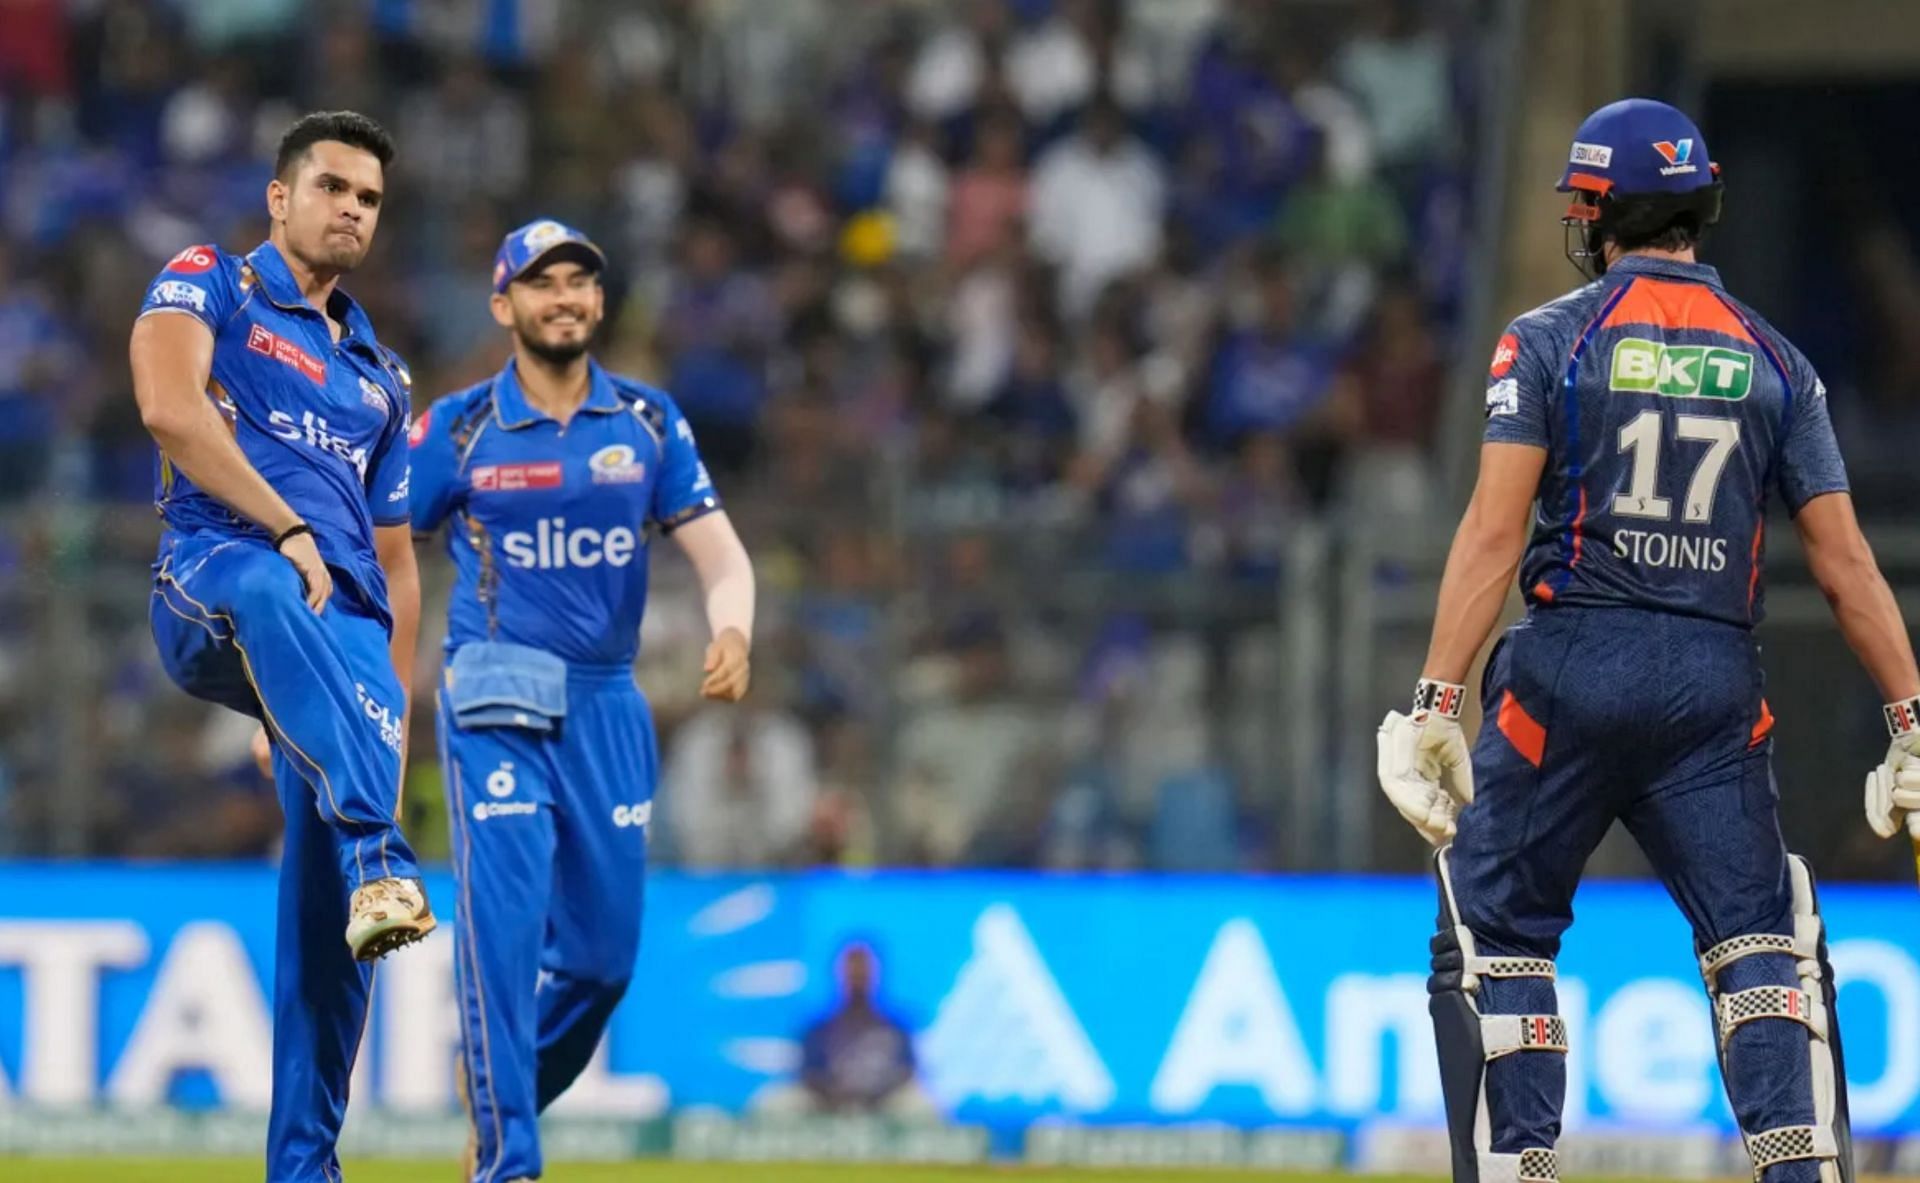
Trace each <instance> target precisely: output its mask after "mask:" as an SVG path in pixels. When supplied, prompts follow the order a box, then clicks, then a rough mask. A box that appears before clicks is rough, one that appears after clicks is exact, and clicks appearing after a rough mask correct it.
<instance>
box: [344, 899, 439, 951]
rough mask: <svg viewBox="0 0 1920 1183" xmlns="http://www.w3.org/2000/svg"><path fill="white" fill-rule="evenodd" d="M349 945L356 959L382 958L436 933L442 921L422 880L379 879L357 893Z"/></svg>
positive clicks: (354, 900) (352, 910)
mask: <svg viewBox="0 0 1920 1183" xmlns="http://www.w3.org/2000/svg"><path fill="white" fill-rule="evenodd" d="M349 913H350V914H349V916H348V919H347V947H348V948H350V949H352V950H353V959H354V960H355V961H378V960H380V959H381V958H382V957H385V956H386V955H387V954H389V953H391V952H393V951H394V950H395V949H398V948H400V947H401V946H403V945H411V944H413V943H414V942H415V941H417V940H420V939H421V938H422V937H425V936H426V935H427V934H428V933H430V932H432V931H433V929H434V925H435V924H436V923H438V922H437V921H435V920H434V918H433V910H432V909H430V908H428V907H427V892H426V888H424V887H422V886H421V884H420V881H419V880H418V879H375V880H373V881H372V882H370V883H364V884H361V885H360V887H359V888H358V889H356V890H355V891H354V893H353V904H352V906H351V908H350V909H349Z"/></svg>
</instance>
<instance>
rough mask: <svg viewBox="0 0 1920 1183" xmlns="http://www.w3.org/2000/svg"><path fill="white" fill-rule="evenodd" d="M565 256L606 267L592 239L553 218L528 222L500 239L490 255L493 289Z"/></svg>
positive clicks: (503, 288)
mask: <svg viewBox="0 0 1920 1183" xmlns="http://www.w3.org/2000/svg"><path fill="white" fill-rule="evenodd" d="M559 258H568V259H572V260H573V261H575V262H577V263H579V264H580V265H581V266H583V267H586V268H587V269H588V270H590V271H605V270H606V269H607V256H606V254H605V252H603V251H602V250H601V249H600V248H599V247H597V246H595V245H594V244H593V240H592V239H591V238H588V237H587V236H586V235H584V234H582V233H580V232H579V231H578V230H575V229H574V228H573V227H571V226H567V225H563V224H561V223H559V222H556V221H554V220H553V219H552V218H541V219H539V220H537V221H533V222H528V223H527V224H526V225H524V226H522V227H520V229H518V230H515V231H514V232H513V233H511V234H509V235H507V236H506V238H504V239H502V240H501V242H500V251H499V253H498V254H496V255H494V257H493V290H494V291H496V292H504V291H506V290H507V285H508V284H510V283H512V282H513V281H514V280H516V279H519V278H520V277H521V276H522V275H525V274H526V273H527V272H528V271H531V270H532V269H533V268H534V267H535V266H537V265H539V264H541V263H544V262H547V261H548V260H550V259H559Z"/></svg>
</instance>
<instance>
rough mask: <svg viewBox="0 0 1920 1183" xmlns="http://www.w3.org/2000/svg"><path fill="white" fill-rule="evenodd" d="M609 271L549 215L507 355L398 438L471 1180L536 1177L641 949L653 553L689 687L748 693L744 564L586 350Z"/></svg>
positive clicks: (673, 412)
mask: <svg viewBox="0 0 1920 1183" xmlns="http://www.w3.org/2000/svg"><path fill="white" fill-rule="evenodd" d="M605 266H606V259H605V257H604V256H603V255H602V254H601V252H600V249H599V248H598V247H596V246H595V245H594V244H593V243H592V242H590V241H588V240H587V238H586V236H585V235H583V234H581V233H580V232H578V231H576V230H573V229H570V228H568V227H566V226H562V225H561V224H560V223H558V222H553V221H546V220H542V221H536V222H533V223H530V224H528V225H526V226H523V227H521V228H520V229H518V230H515V231H514V232H513V233H511V234H509V235H508V236H507V238H506V240H505V242H503V243H502V244H501V247H500V251H499V254H498V256H497V258H496V260H495V263H494V272H493V275H494V285H493V296H492V309H493V317H494V320H496V321H497V322H499V324H500V325H501V327H502V328H505V329H508V330H510V332H511V333H512V337H513V357H512V358H511V359H510V360H509V361H508V362H507V365H506V368H504V369H503V370H501V371H500V373H498V374H497V375H495V376H494V377H493V378H492V379H491V380H489V381H486V382H482V383H480V384H479V385H477V386H474V387H471V388H469V389H467V390H462V391H459V392H458V393H455V394H450V395H448V396H446V397H445V398H442V399H440V400H438V401H437V402H435V403H434V404H433V406H432V407H431V408H430V409H429V410H428V411H427V413H426V414H425V415H423V416H421V418H420V420H419V421H418V422H417V423H416V424H415V425H414V429H413V435H412V441H413V465H414V476H413V482H414V483H413V505H412V510H413V527H414V530H415V531H416V532H418V533H422V534H429V533H432V532H433V531H436V530H438V529H439V528H440V526H441V525H442V524H443V523H447V522H448V521H449V519H451V527H450V528H449V529H448V530H447V532H446V535H447V547H448V549H449V551H450V552H451V553H452V556H453V562H454V568H455V579H454V586H453V592H452V599H451V604H450V606H449V609H448V614H447V620H448V623H447V642H446V664H445V668H444V670H443V672H442V677H441V683H440V693H439V703H438V723H439V737H440V759H441V766H442V768H443V770H444V771H445V774H446V783H447V806H448V812H449V817H450V820H451V823H452V828H453V857H454V876H455V878H456V880H457V882H458V885H459V897H458V899H457V901H456V903H455V916H456V918H457V923H456V925H455V936H454V958H455V963H454V965H455V970H454V972H455V984H456V987H457V989H458V992H459V1003H460V1017H461V1034H462V1039H461V1044H462V1049H461V1057H462V1058H461V1062H460V1063H461V1069H462V1071H461V1076H462V1077H463V1079H464V1096H463V1097H462V1100H463V1102H464V1103H465V1104H466V1105H467V1107H468V1112H469V1116H470V1118H471V1121H472V1123H473V1131H472V1132H473V1140H472V1143H471V1145H470V1147H469V1161H468V1163H467V1165H466V1167H465V1173H466V1174H467V1176H468V1177H469V1178H470V1179H471V1180H473V1181H474V1183H505V1181H507V1180H531V1179H536V1178H538V1177H539V1175H540V1171H541V1156H540V1140H539V1128H538V1118H539V1115H540V1112H541V1111H542V1110H544V1109H545V1108H546V1107H547V1106H548V1105H549V1104H551V1103H552V1102H553V1100H554V1099H555V1098H556V1097H558V1096H559V1095H560V1094H561V1093H562V1092H564V1091H565V1090H566V1088H567V1086H568V1085H569V1084H571V1083H572V1082H573V1080H574V1078H575V1077H576V1076H578V1075H579V1074H580V1070H581V1069H582V1068H584V1067H585V1066H586V1064H587V1062H588V1060H589V1059H590V1058H591V1057H592V1055H593V1052H594V1049H595V1048H596V1046H598V1044H599V1041H600V1036H601V1033H602V1032H603V1031H604V1030H605V1028H606V1025H607V1020H608V1018H609V1017H610V1016H611V1015H612V1013H613V1008H614V1006H615V1004H617V1003H618V1002H619V1001H620V998H621V995H623V994H624V993H625V992H626V988H627V981H628V979H629V978H630V977H631V976H632V974H633V967H634V959H635V956H636V955H637V953H638V951H639V944H640V911H641V899H642V889H643V886H644V883H645V875H646V852H647V821H648V819H649V817H650V815H651V813H652V809H653V792H654V785H655V781H656V779H657V777H658V773H659V764H660V761H659V753H658V751H657V749H656V746H655V742H654V732H653V720H652V716H651V713H650V711H649V709H648V706H647V701H646V699H645V698H643V697H642V696H641V693H640V690H639V687H638V686H637V685H635V683H634V677H633V662H634V657H635V655H636V653H637V650H638V646H639V630H640V617H641V614H642V612H643V611H644V610H645V608H646V602H647V560H648V553H649V549H648V543H649V540H650V536H651V535H652V534H653V533H655V532H658V533H661V534H670V535H672V537H673V538H674V540H675V541H676V542H678V543H679V544H680V547H681V549H682V550H683V551H685V552H686V554H687V556H688V558H689V559H691V560H692V562H693V566H694V570H695V572H696V573H697V574H698V576H699V579H700V583H701V586H702V588H703V589H704V591H705V594H706V607H707V620H708V624H709V627H710V628H711V630H712V634H713V642H712V644H711V646H710V647H709V648H708V650H707V655H706V671H705V682H704V684H703V685H702V687H701V690H702V693H704V694H705V695H706V696H707V697H708V698H712V699H718V700H721V701H725V702H733V701H737V700H738V699H739V698H740V697H741V696H742V695H743V694H745V693H746V690H747V681H748V672H749V669H748V660H747V652H748V647H749V643H750V639H751V637H752V635H753V606H754V578H753V568H752V566H751V564H750V563H749V562H748V559H747V553H746V551H745V550H744V549H743V548H742V547H741V545H740V540H739V538H738V537H737V536H736V535H735V534H734V530H733V526H732V525H731V524H730V523H729V522H728V520H727V515H726V514H725V513H724V512H722V511H721V508H720V501H719V499H718V497H717V496H716V495H715V493H714V488H713V483H712V482H711V481H710V480H709V479H708V477H707V472H706V468H705V466H704V465H702V464H701V462H700V456H699V453H698V452H697V451H696V450H695V447H694V440H693V432H692V430H691V429H690V428H689V427H688V426H687V421H686V419H685V418H683V417H682V416H681V414H680V409H679V408H678V407H677V406H675V405H674V402H673V400H672V399H671V398H669V397H667V395H666V394H664V393H662V392H661V391H658V390H655V389H653V388H652V387H649V386H646V385H644V384H642V383H639V382H635V381H632V380H630V379H627V378H623V377H619V376H617V375H613V374H609V373H607V372H606V371H605V370H603V369H601V368H600V366H599V364H598V363H597V362H595V361H594V360H593V359H592V358H591V357H590V356H589V354H588V352H587V348H588V345H589V343H590V342H591V340H592V337H593V333H594V330H595V328H596V327H598V325H599V323H600V319H601V316H602V314H603V311H604V295H603V292H602V289H601V286H600V273H601V271H602V270H603V269H604V268H605Z"/></svg>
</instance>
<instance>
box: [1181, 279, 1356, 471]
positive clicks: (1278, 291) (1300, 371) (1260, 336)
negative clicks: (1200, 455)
mask: <svg viewBox="0 0 1920 1183" xmlns="http://www.w3.org/2000/svg"><path fill="white" fill-rule="evenodd" d="M1294 283H1295V281H1294V276H1293V272H1292V271H1291V269H1290V268H1289V267H1288V266H1287V265H1286V264H1285V263H1284V262H1282V261H1281V260H1279V259H1278V258H1269V259H1268V260H1266V261H1265V262H1264V263H1263V264H1262V265H1261V267H1260V269H1259V271H1258V273H1257V276H1256V285H1257V287H1256V290H1257V292H1258V303H1259V315H1258V319H1257V320H1256V321H1255V322H1254V324H1253V325H1251V326H1250V327H1248V328H1246V329H1244V330H1241V331H1239V332H1237V333H1233V334H1231V335H1229V336H1228V337H1227V339H1226V340H1225V342H1223V343H1222V345H1221V347H1220V350H1219V352H1218V353H1217V354H1216V355H1215V357H1214V360H1213V377H1212V381H1211V384H1210V385H1211V389H1210V390H1209V392H1208V401H1207V410H1206V424H1207V432H1208V435H1209V437H1210V438H1211V439H1212V441H1213V442H1214V444H1216V445H1218V446H1230V445H1232V444H1233V443H1234V442H1235V441H1236V440H1238V439H1239V438H1240V436H1241V435H1242V434H1244V433H1245V432H1248V431H1254V430H1262V429H1265V430H1277V431H1285V430H1287V429H1288V428H1291V427H1293V426H1295V425H1297V424H1299V423H1300V422H1301V421H1302V420H1304V419H1305V418H1306V417H1307V416H1308V415H1311V414H1312V413H1313V412H1314V411H1316V410H1318V409H1319V408H1320V406H1321V404H1322V403H1323V402H1324V401H1325V400H1326V398H1327V395H1328V394H1329V393H1330V391H1331V389H1332V379H1333V363H1334V355H1333V352H1332V351H1331V350H1330V349H1328V348H1327V347H1325V346H1324V345H1322V344H1320V343H1319V342H1317V341H1314V340H1312V339H1310V338H1308V337H1307V336H1306V335H1305V334H1303V333H1301V332H1300V331H1299V329H1298V326H1297V325H1296V323H1295V311H1294V309H1295V300H1296V297H1295V292H1294Z"/></svg>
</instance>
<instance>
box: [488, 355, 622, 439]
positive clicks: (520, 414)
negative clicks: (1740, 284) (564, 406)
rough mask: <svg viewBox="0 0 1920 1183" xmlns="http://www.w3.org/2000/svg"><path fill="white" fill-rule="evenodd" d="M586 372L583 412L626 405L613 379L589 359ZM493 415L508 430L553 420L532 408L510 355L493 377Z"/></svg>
mask: <svg viewBox="0 0 1920 1183" xmlns="http://www.w3.org/2000/svg"><path fill="white" fill-rule="evenodd" d="M587 375H588V376H587V399H586V401H585V402H583V403H581V404H580V409H581V410H582V411H593V412H594V413H596V414H601V415H605V414H610V413H612V412H614V411H619V410H624V409H625V406H626V404H625V403H623V402H621V400H620V394H619V392H618V391H616V390H614V388H613V381H612V379H610V378H608V377H607V372H606V371H605V370H603V369H601V368H600V363H599V362H597V361H594V360H593V359H592V358H588V359H587ZM493 417H494V418H495V419H496V420H498V421H499V423H500V426H501V427H504V428H506V429H507V430H508V431H517V430H519V429H520V428H522V427H531V426H533V425H534V424H535V423H539V422H541V421H542V420H545V421H546V422H548V423H551V422H553V421H554V420H553V417H552V416H550V415H547V414H544V413H543V412H540V411H536V410H534V408H533V405H532V404H531V403H529V402H528V401H527V396H526V392H524V391H522V390H521V389H520V376H519V373H518V371H516V370H515V368H514V359H513V358H508V359H507V364H506V368H505V369H502V370H501V371H500V373H499V374H497V375H496V376H495V377H494V379H493Z"/></svg>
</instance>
